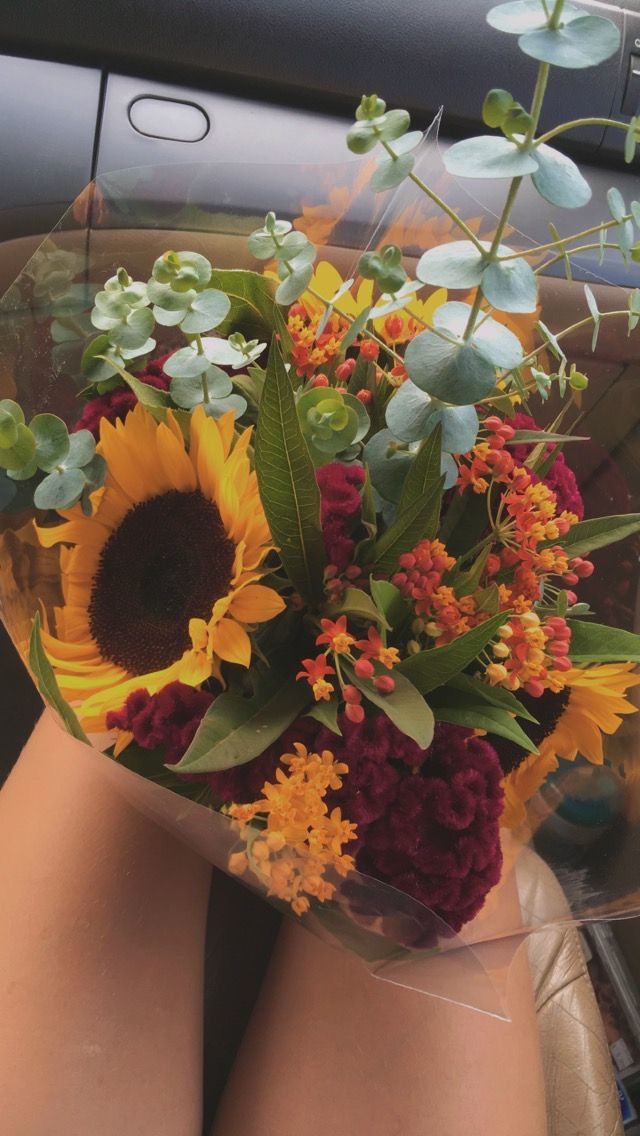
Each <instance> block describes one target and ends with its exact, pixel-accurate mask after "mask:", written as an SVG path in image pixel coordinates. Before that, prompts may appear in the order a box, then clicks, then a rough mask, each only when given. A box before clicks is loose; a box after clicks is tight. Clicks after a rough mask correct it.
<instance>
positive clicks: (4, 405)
mask: <svg viewBox="0 0 640 1136" xmlns="http://www.w3.org/2000/svg"><path fill="white" fill-rule="evenodd" d="M0 410H3V411H5V412H6V413H7V414H10V415H11V417H12V418H13V420H14V422H18V423H21V422H22V423H24V411H23V409H22V407H21V406H19V405H18V403H17V402H14V401H13V399H12V398H0Z"/></svg>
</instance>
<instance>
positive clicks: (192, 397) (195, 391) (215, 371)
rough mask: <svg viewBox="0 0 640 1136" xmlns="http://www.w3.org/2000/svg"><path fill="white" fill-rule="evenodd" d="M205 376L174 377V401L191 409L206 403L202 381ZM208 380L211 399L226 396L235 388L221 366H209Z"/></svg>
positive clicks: (172, 384)
mask: <svg viewBox="0 0 640 1136" xmlns="http://www.w3.org/2000/svg"><path fill="white" fill-rule="evenodd" d="M203 377H204V376H202V375H201V376H199V377H196V376H195V375H192V376H189V377H182V376H181V377H179V378H177V379H173V381H172V383H171V387H170V390H171V397H172V399H173V401H174V402H175V403H176V404H177V405H178V406H181V407H183V408H184V409H186V410H190V409H191V408H192V407H194V406H199V405H200V403H204V402H205V401H206V399H205V391H204V385H203V381H202V380H203ZM206 380H207V391H208V394H209V401H212V400H213V399H219V398H226V397H227V395H229V394H231V391H232V390H233V383H232V382H231V379H230V378H229V376H228V375H227V374H226V373H225V371H221V370H220V368H219V367H214V366H209V367H208V368H207V373H206Z"/></svg>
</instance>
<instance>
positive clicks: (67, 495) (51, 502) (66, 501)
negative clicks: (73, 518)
mask: <svg viewBox="0 0 640 1136" xmlns="http://www.w3.org/2000/svg"><path fill="white" fill-rule="evenodd" d="M84 487H85V476H84V473H83V472H82V470H81V469H63V470H61V471H60V472H58V471H57V470H56V471H55V472H54V473H50V474H48V475H47V477H45V479H44V481H41V482H40V484H39V485H38V486H37V488H36V490H35V493H34V494H33V503H34V505H35V506H36V509H70V508H71V506H72V505H75V503H76V501H79V500H80V497H81V496H82V491H83V489H84Z"/></svg>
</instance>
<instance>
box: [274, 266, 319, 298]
mask: <svg viewBox="0 0 640 1136" xmlns="http://www.w3.org/2000/svg"><path fill="white" fill-rule="evenodd" d="M312 276H313V265H312V264H308V265H306V267H304V268H301V269H299V271H298V272H292V273H291V275H290V276H287V277H286V279H284V280H283V281H282V284H279V285H278V288H277V289H276V301H277V302H278V303H279V304H284V305H287V304H293V302H294V300H297V299H298V296H301V295H302V293H303V292H304V290H305V288H307V287H308V285H309V281H310V280H311V277H312Z"/></svg>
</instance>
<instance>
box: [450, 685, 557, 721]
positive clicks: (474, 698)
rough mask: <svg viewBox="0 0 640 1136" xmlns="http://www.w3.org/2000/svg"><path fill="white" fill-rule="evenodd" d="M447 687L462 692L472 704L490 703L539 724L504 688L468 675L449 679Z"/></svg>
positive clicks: (513, 695)
mask: <svg viewBox="0 0 640 1136" xmlns="http://www.w3.org/2000/svg"><path fill="white" fill-rule="evenodd" d="M447 686H449V687H451V688H453V689H454V690H459V691H461V692H462V693H463V694H464V695H465V696H466V697H467V698H468V699H469V702H470V703H474V704H477V703H478V702H488V703H489V704H490V705H491V706H497V707H499V708H500V709H501V710H506V711H507V712H508V713H509V714H515V715H516V717H518V718H526V720H527V721H528V722H534V723H536V724H537V721H538V719H537V718H534V716H533V714H531V713H530V712H529V710H527V708H526V707H525V706H523V705H522V703H521V702H519V701H518V699H517V698H516V696H515V694H512V693H511V691H510V690H505V689H504V687H502V686H490V685H489V683H488V682H483V681H482V679H480V678H476V677H475V676H474V675H468V674H459V675H456V676H455V677H454V678H451V679H449V681H448V683H447Z"/></svg>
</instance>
